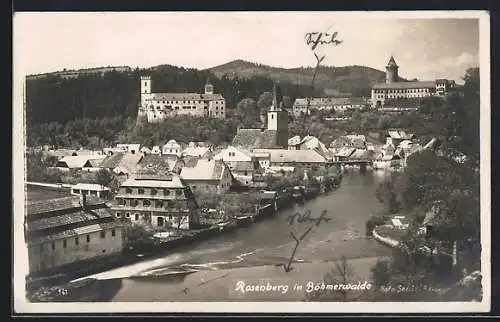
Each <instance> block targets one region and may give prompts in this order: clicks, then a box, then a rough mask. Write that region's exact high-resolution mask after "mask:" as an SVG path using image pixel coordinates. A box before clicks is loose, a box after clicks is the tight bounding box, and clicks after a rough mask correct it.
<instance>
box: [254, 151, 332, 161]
mask: <svg viewBox="0 0 500 322" xmlns="http://www.w3.org/2000/svg"><path fill="white" fill-rule="evenodd" d="M256 152H268V153H269V154H270V159H271V160H270V162H276V163H292V162H299V163H324V162H326V159H325V158H324V157H323V156H322V155H321V154H319V153H318V152H316V151H314V150H285V149H257V150H256Z"/></svg>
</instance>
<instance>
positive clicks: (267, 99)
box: [257, 92, 273, 111]
mask: <svg viewBox="0 0 500 322" xmlns="http://www.w3.org/2000/svg"><path fill="white" fill-rule="evenodd" d="M272 104H273V93H272V92H263V93H262V94H260V96H259V99H258V100H257V107H258V108H259V110H260V111H263V110H267V109H268V108H269V107H270V106H271V105H272Z"/></svg>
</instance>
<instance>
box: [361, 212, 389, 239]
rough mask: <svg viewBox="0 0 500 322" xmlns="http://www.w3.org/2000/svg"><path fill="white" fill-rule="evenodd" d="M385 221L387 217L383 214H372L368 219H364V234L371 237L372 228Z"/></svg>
mask: <svg viewBox="0 0 500 322" xmlns="http://www.w3.org/2000/svg"><path fill="white" fill-rule="evenodd" d="M386 221H387V217H386V216H383V215H372V216H371V217H370V218H368V220H367V221H366V224H365V227H366V236H367V237H371V236H372V234H373V229H374V228H375V227H376V226H380V225H383V224H385V222H386Z"/></svg>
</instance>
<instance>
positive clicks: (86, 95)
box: [26, 60, 384, 126]
mask: <svg viewBox="0 0 500 322" xmlns="http://www.w3.org/2000/svg"><path fill="white" fill-rule="evenodd" d="M125 67H126V66H125ZM90 71H92V70H90ZM312 74H313V69H312V68H295V69H282V68H275V67H270V66H264V65H258V64H253V63H249V62H245V61H242V60H237V61H233V62H231V63H228V64H225V65H221V66H218V67H214V68H211V69H207V70H197V69H186V68H182V67H176V66H171V65H159V66H155V67H151V68H147V69H139V68H136V69H128V68H116V69H113V68H110V69H109V71H108V70H104V71H101V72H99V73H92V72H89V71H88V70H83V71H82V72H81V73H78V71H77V72H75V73H73V74H72V76H73V77H64V75H63V74H60V73H59V74H58V73H53V74H44V75H39V76H36V77H33V76H31V77H28V78H27V81H26V112H27V113H26V117H27V120H26V121H27V125H28V126H30V125H34V124H40V123H48V122H58V123H62V124H64V123H66V122H68V121H72V120H78V119H83V118H90V119H95V118H102V117H115V116H121V117H135V116H136V115H137V109H138V105H139V99H140V94H139V91H140V88H139V86H140V82H139V77H140V76H141V75H151V77H152V80H153V86H152V90H153V92H197V93H201V92H202V91H203V87H204V85H205V84H206V82H207V79H208V80H209V81H210V82H211V83H212V84H213V85H214V86H215V91H216V92H217V93H221V94H222V95H223V96H224V97H225V98H226V101H227V106H228V108H229V109H231V108H234V107H235V106H236V104H237V103H238V102H239V101H241V100H242V99H244V98H252V99H254V100H258V98H259V96H260V95H261V94H262V93H263V92H266V91H271V90H272V86H273V81H274V80H279V81H280V83H281V86H282V88H283V94H284V95H286V96H289V97H290V98H291V99H292V100H293V99H295V98H297V97H304V96H306V95H308V94H309V86H310V81H311V78H312ZM383 77H384V73H382V72H381V71H378V70H375V69H371V68H368V67H362V66H348V67H335V68H334V67H321V69H320V71H319V73H318V75H317V78H316V84H317V89H316V90H315V93H314V95H318V96H325V95H326V96H332V95H333V96H334V95H346V94H349V93H351V94H352V95H354V96H358V95H369V93H370V88H371V86H372V85H373V84H374V83H375V82H377V81H380V80H382V79H383ZM339 92H341V93H339ZM342 93H343V94H342Z"/></svg>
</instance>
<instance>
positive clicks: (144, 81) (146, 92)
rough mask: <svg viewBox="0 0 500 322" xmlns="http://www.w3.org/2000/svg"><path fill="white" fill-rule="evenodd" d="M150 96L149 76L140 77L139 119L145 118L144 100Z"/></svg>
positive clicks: (145, 107)
mask: <svg viewBox="0 0 500 322" xmlns="http://www.w3.org/2000/svg"><path fill="white" fill-rule="evenodd" d="M150 96H151V76H141V103H140V106H139V113H138V122H139V119H144V118H147V106H146V99H147V98H148V97H150Z"/></svg>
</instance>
